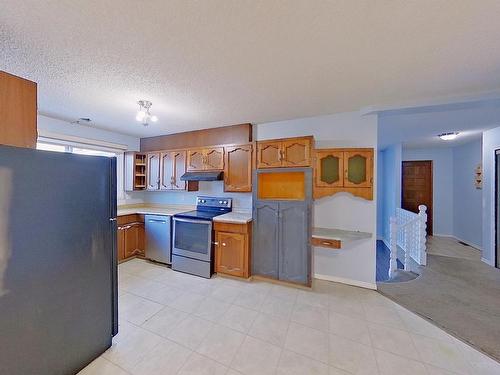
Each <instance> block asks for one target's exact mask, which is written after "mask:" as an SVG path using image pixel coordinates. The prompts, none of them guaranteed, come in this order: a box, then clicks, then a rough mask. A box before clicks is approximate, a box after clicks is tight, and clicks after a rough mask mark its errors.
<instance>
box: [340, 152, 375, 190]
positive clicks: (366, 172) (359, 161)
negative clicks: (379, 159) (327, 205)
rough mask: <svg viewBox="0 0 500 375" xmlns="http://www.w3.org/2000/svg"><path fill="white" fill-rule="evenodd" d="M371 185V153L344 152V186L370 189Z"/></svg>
mask: <svg viewBox="0 0 500 375" xmlns="http://www.w3.org/2000/svg"><path fill="white" fill-rule="evenodd" d="M372 183H373V151H366V150H352V151H345V152H344V186H345V187H370V186H372Z"/></svg>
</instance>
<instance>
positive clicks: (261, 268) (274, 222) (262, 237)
mask: <svg viewBox="0 0 500 375" xmlns="http://www.w3.org/2000/svg"><path fill="white" fill-rule="evenodd" d="M278 214H279V213H278V203H276V202H255V201H254V209H253V218H254V222H253V246H252V274H253V275H262V276H267V277H271V278H274V279H277V278H278Z"/></svg>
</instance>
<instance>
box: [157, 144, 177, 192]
mask: <svg viewBox="0 0 500 375" xmlns="http://www.w3.org/2000/svg"><path fill="white" fill-rule="evenodd" d="M172 155H173V153H172V152H162V153H161V154H160V190H171V189H172V186H173V178H174V168H173V167H174V162H173V158H172Z"/></svg>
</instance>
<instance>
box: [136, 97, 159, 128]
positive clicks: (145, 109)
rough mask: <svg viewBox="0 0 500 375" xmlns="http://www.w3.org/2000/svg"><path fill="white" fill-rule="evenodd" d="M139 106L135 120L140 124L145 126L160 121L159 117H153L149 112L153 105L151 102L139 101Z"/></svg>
mask: <svg viewBox="0 0 500 375" xmlns="http://www.w3.org/2000/svg"><path fill="white" fill-rule="evenodd" d="M137 104H139V111H137V115H136V116H135V119H136V120H137V121H139V122H141V123H142V125H144V126H148V125H149V120H151V121H153V122H156V121H158V117H156V116H155V115H152V114H151V112H149V109H150V108H151V106H152V105H153V103H151V102H150V101H149V100H139V101H138V102H137Z"/></svg>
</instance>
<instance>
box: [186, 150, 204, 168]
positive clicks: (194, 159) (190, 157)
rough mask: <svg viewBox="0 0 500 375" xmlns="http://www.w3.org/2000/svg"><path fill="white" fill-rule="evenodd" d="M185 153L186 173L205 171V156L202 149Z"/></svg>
mask: <svg viewBox="0 0 500 375" xmlns="http://www.w3.org/2000/svg"><path fill="white" fill-rule="evenodd" d="M187 153H188V154H187V170H188V171H202V170H204V169H205V155H204V154H203V150H202V149H199V150H188V152H187Z"/></svg>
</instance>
